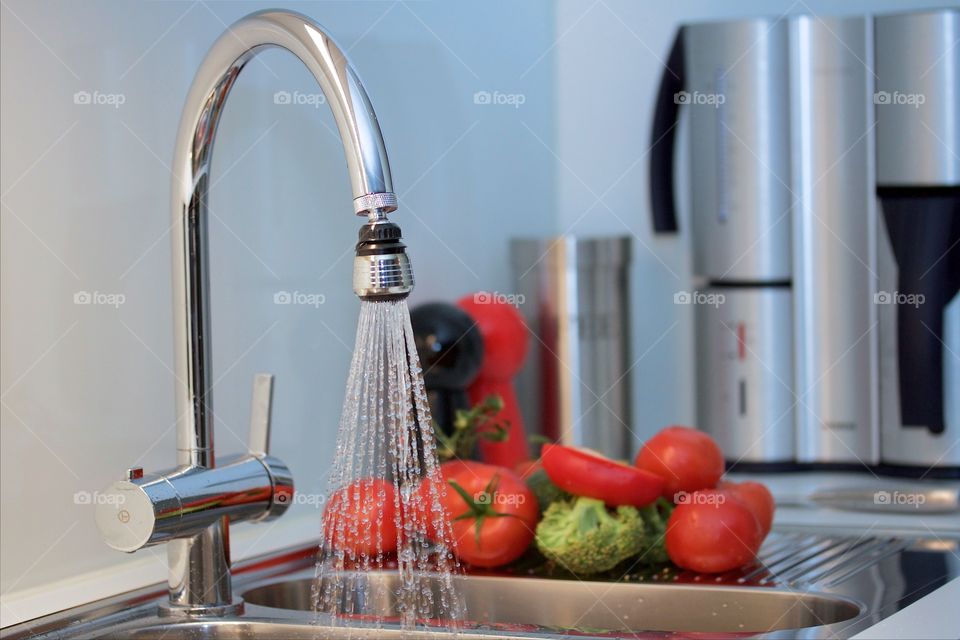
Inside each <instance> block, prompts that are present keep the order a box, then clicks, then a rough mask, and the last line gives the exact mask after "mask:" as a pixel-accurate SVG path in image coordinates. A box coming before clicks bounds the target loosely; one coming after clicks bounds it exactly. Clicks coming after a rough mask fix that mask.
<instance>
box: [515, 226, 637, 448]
mask: <svg viewBox="0 0 960 640" xmlns="http://www.w3.org/2000/svg"><path fill="white" fill-rule="evenodd" d="M510 251H511V259H512V262H513V270H514V279H515V283H516V295H517V301H518V303H519V304H518V308H519V309H520V312H521V314H523V317H524V320H525V322H526V323H527V326H528V327H529V328H530V331H531V333H532V334H533V335H534V336H535V338H534V339H533V340H531V343H530V352H529V354H528V355H527V360H526V362H525V363H524V367H523V369H522V370H521V372H520V375H519V376H518V377H517V379H516V385H517V396H518V397H519V398H521V410H522V411H523V417H524V423H525V424H526V425H528V428H530V430H531V431H532V432H534V433H540V434H543V435H545V436H547V437H549V438H550V439H552V440H556V441H559V442H563V443H567V444H573V445H577V446H583V447H589V448H591V449H595V450H597V451H600V452H602V453H604V454H606V455H608V456H611V457H613V458H617V459H625V458H629V457H630V454H631V447H632V440H633V439H632V437H631V435H632V434H631V430H632V429H633V426H632V424H631V423H632V406H631V399H632V397H633V396H632V394H631V392H630V385H631V377H630V370H631V368H632V366H631V365H632V364H633V363H632V360H631V357H630V287H629V275H628V274H629V272H628V268H629V266H630V238H629V237H619V236H618V237H608V238H578V237H575V236H563V237H557V238H542V239H516V240H513V241H512V243H511V246H510Z"/></svg>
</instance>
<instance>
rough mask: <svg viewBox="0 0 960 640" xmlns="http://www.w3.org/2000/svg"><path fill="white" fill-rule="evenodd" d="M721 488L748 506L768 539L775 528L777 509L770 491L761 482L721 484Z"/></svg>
mask: <svg viewBox="0 0 960 640" xmlns="http://www.w3.org/2000/svg"><path fill="white" fill-rule="evenodd" d="M720 488H721V489H723V490H724V491H726V492H728V493H732V494H733V495H734V496H736V497H737V498H739V499H740V501H741V502H742V503H744V504H745V505H747V507H748V508H749V509H750V511H751V512H753V515H754V517H755V518H756V519H757V522H759V523H760V529H761V531H763V537H764V538H766V537H767V534H768V533H770V527H772V526H773V512H774V510H775V509H776V503H775V502H774V500H773V494H772V493H770V489H767V487H766V486H765V485H763V484H761V483H759V482H752V481H746V482H721V483H720Z"/></svg>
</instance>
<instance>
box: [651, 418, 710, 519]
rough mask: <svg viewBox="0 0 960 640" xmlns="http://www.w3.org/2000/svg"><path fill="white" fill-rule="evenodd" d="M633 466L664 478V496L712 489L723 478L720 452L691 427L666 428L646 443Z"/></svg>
mask: <svg viewBox="0 0 960 640" xmlns="http://www.w3.org/2000/svg"><path fill="white" fill-rule="evenodd" d="M634 464H635V465H636V466H637V467H638V468H640V469H644V470H646V471H649V472H651V473H655V474H657V475H658V476H660V477H661V478H663V480H664V482H665V483H666V486H665V488H664V493H663V495H664V497H665V498H667V499H669V500H673V501H674V502H676V501H677V499H676V494H677V492H678V491H686V492H688V493H689V492H693V491H699V490H700V489H712V488H713V487H716V486H717V482H718V481H719V480H720V476H722V475H723V468H724V467H723V452H722V451H720V447H718V446H717V443H716V442H715V441H714V439H713V438H711V437H710V436H709V435H707V434H706V433H704V432H702V431H697V430H696V429H691V428H690V427H677V426H673V427H667V428H666V429H663V430H662V431H660V433H658V434H657V435H655V436H653V437H652V438H650V440H648V441H647V442H646V443H645V444H644V445H643V448H642V449H640V453H638V454H637V459H636V460H635V461H634Z"/></svg>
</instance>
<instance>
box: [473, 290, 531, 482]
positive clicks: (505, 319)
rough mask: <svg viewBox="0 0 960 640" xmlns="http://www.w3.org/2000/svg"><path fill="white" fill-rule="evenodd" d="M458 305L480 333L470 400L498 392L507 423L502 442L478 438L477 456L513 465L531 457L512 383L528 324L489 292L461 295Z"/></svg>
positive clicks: (524, 346) (521, 357) (524, 350)
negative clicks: (479, 361)
mask: <svg viewBox="0 0 960 640" xmlns="http://www.w3.org/2000/svg"><path fill="white" fill-rule="evenodd" d="M457 305H458V306H459V307H460V308H461V309H463V310H464V311H466V312H467V313H468V314H470V317H471V318H473V320H474V321H475V322H476V325H477V327H478V328H479V329H480V334H481V335H482V336H483V351H484V353H483V364H482V365H481V367H480V372H479V374H478V375H477V377H476V379H474V381H473V383H472V384H471V385H470V387H469V388H468V389H467V393H468V395H469V396H470V401H471V402H472V403H474V404H476V403H478V402H480V401H482V400H483V399H484V398H486V397H487V396H489V395H491V394H497V395H499V396H500V397H501V398H502V399H503V409H502V410H501V411H500V414H499V418H500V419H501V421H503V422H505V423H506V424H507V439H506V440H504V441H503V442H493V441H490V440H485V439H481V440H480V441H479V443H478V448H479V450H480V458H481V459H482V460H483V461H484V462H487V463H490V464H495V465H500V466H504V467H508V468H511V469H512V468H513V467H515V466H516V465H517V464H519V463H521V462H524V461H526V460H529V458H530V452H529V450H528V448H527V438H526V431H525V429H524V426H523V417H522V416H521V415H520V406H519V404H518V403H517V394H516V391H515V390H514V386H513V378H514V377H515V376H516V375H517V373H518V372H519V371H520V369H521V367H523V361H524V359H525V358H526V355H527V341H528V337H527V325H526V324H525V323H524V321H523V316H521V315H520V312H519V311H517V309H516V308H515V307H514V306H513V305H511V304H508V303H506V302H504V301H501V300H499V299H498V296H496V295H494V294H491V293H485V292H480V293H475V294H472V295H467V296H464V297H463V298H461V299H460V300H459V301H458V302H457Z"/></svg>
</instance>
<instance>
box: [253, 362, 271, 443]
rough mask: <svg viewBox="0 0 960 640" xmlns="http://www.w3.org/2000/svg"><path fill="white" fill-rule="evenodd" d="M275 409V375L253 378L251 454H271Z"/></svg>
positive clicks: (258, 375)
mask: <svg viewBox="0 0 960 640" xmlns="http://www.w3.org/2000/svg"><path fill="white" fill-rule="evenodd" d="M272 408H273V375H272V374H269V373H258V374H257V375H255V376H254V377H253V397H252V398H251V400H250V441H249V444H250V453H252V454H253V455H256V456H265V455H267V454H269V453H270V414H271V411H272Z"/></svg>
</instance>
